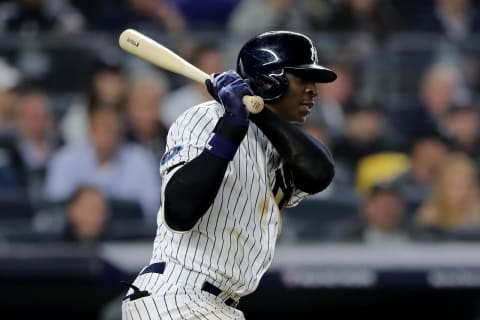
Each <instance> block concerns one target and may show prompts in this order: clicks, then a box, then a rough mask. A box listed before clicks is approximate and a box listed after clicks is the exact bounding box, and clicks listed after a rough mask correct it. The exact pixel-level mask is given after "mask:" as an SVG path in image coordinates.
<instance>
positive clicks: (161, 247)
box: [124, 101, 307, 319]
mask: <svg viewBox="0 0 480 320" xmlns="http://www.w3.org/2000/svg"><path fill="white" fill-rule="evenodd" d="M223 112H224V111H223V107H222V106H221V105H220V104H218V103H216V102H214V101H210V102H207V103H203V104H201V105H198V106H196V107H193V108H191V109H189V110H187V111H186V112H185V113H183V114H182V115H181V116H180V117H179V118H178V119H177V120H176V121H175V122H174V123H173V124H172V126H171V127H170V130H169V134H168V138H167V147H166V150H167V152H166V154H165V155H164V157H163V158H162V162H161V165H160V172H161V175H162V178H163V188H165V186H166V185H167V184H168V180H169V179H170V178H171V176H172V175H173V174H174V173H175V172H176V170H178V168H179V167H178V168H175V169H173V170H171V171H168V169H169V168H172V166H175V165H176V164H179V163H181V162H188V161H190V160H192V159H194V158H195V157H197V156H198V155H199V154H200V153H201V152H202V151H203V149H204V147H205V145H206V144H207V142H208V141H209V139H210V138H211V136H212V132H213V130H214V127H215V125H216V124H217V122H218V120H219V119H220V117H221V116H222V115H223ZM289 176H290V175H289V174H288V170H285V168H284V167H283V161H282V160H281V159H280V156H279V154H278V153H277V151H276V150H275V148H274V147H273V145H272V144H271V143H270V142H269V141H268V139H267V138H266V136H265V135H264V134H263V133H262V132H261V131H260V129H259V128H258V127H257V126H256V125H255V124H253V123H250V127H249V129H248V133H247V135H246V137H245V138H244V140H243V141H242V143H241V145H240V147H239V149H238V151H237V153H236V155H235V157H234V159H233V160H232V161H231V162H230V163H229V165H228V168H227V171H226V173H225V177H224V179H223V183H222V184H221V186H220V189H219V191H218V193H217V196H216V198H215V200H214V202H213V204H212V205H211V207H210V208H209V209H208V210H207V212H206V213H205V214H204V215H203V217H202V218H200V220H199V221H198V223H197V224H196V225H195V226H194V227H193V228H192V229H191V230H189V231H187V232H177V231H173V230H171V229H170V228H169V227H168V226H167V225H166V224H165V222H164V216H163V210H162V208H160V211H159V214H158V221H157V222H158V229H157V235H156V238H155V242H154V247H153V255H152V258H151V261H150V263H156V262H166V266H167V267H166V269H165V272H164V273H163V274H162V275H158V274H157V275H153V276H152V274H144V275H141V276H139V277H138V278H137V280H136V281H135V284H136V285H138V286H139V288H140V289H142V290H144V289H146V290H148V291H149V292H150V293H151V294H152V296H151V297H148V299H147V300H148V301H152V300H155V301H157V303H158V304H157V305H156V307H157V309H159V310H158V314H159V315H160V317H159V316H158V315H156V316H152V314H150V318H148V317H146V318H144V317H140V318H137V317H135V316H133V315H132V317H133V319H186V318H185V317H182V315H180V312H179V311H180V310H184V309H185V308H184V306H185V303H187V302H189V303H191V304H193V305H197V306H198V308H199V310H200V309H201V310H202V311H201V312H200V311H198V312H197V313H195V311H194V310H190V311H188V312H190V313H191V314H195V316H196V317H198V318H200V319H243V315H242V314H241V312H240V311H239V310H237V309H235V308H232V307H228V306H227V305H225V304H224V303H222V301H224V300H225V299H226V298H229V297H230V298H233V299H235V300H238V299H239V298H240V297H242V296H245V295H247V294H249V293H251V292H253V291H254V290H255V289H256V288H257V286H258V283H259V281H260V279H261V277H262V276H263V274H264V273H265V271H266V270H267V269H268V267H269V266H270V263H271V261H272V259H273V254H274V250H275V243H276V239H277V236H278V235H279V232H280V229H281V207H282V206H294V205H296V204H297V203H298V202H299V201H300V200H302V199H303V198H304V197H306V196H307V194H306V193H304V192H302V191H300V190H298V189H295V188H294V186H293V183H292V179H291V178H289ZM162 193H163V192H162ZM288 195H290V196H288ZM286 196H287V197H288V199H286V198H285V197H286ZM287 200H288V201H287ZM185 201H188V199H185ZM279 204H280V207H279ZM204 281H208V282H210V283H212V284H214V285H215V286H217V287H218V288H220V289H221V290H222V294H220V295H219V297H215V296H213V295H212V294H209V293H206V292H204V291H201V290H200V288H201V285H202V284H203V282H204ZM129 293H131V291H130V292H129ZM167 297H168V298H169V299H174V298H175V297H176V298H177V301H176V302H177V305H175V306H173V307H172V305H169V306H168V308H167V305H168V301H166V300H165V299H167ZM143 299H145V298H143ZM143 299H140V300H143ZM205 299H206V300H205ZM135 301H136V300H135ZM193 301H195V303H194V302H193ZM200 301H203V302H200ZM133 302H134V301H133ZM215 302H216V303H215ZM147 304H148V303H147ZM134 305H135V306H137V307H139V308H140V309H141V308H143V309H145V308H148V305H147V306H143V307H142V306H141V302H136V303H134ZM172 308H173V309H174V311H172ZM143 309H142V310H143ZM145 310H146V309H145ZM152 310H153V309H152ZM165 310H170V314H169V315H168V316H166V317H163V316H162V314H165ZM124 311H125V308H124ZM185 311H186V309H185ZM162 312H163V313H162ZM209 312H210V313H212V315H213V316H212V317H210V316H205V315H202V313H209ZM127 313H128V312H127ZM190 313H189V314H190ZM226 314H228V316H226ZM195 316H194V317H193V318H192V319H196V318H195ZM224 317H226V318H224ZM124 319H130V317H128V316H127V317H125V314H124Z"/></svg>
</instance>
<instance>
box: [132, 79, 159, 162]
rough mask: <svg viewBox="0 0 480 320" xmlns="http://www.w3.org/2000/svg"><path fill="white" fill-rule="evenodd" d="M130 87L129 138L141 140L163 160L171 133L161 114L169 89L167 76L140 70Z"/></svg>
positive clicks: (133, 140)
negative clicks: (168, 134) (168, 136)
mask: <svg viewBox="0 0 480 320" xmlns="http://www.w3.org/2000/svg"><path fill="white" fill-rule="evenodd" d="M129 88H130V90H129V95H128V98H127V105H126V115H127V119H126V120H127V140H129V141H132V142H136V143H140V144H142V145H143V146H144V147H146V148H147V149H149V150H150V151H151V152H152V153H153V154H154V155H155V157H156V159H157V163H160V158H161V157H162V155H163V152H164V150H165V144H166V139H167V133H168V128H167V127H166V126H165V124H164V123H163V119H161V117H160V114H161V108H162V103H163V97H164V96H165V94H166V92H167V91H168V82H167V79H166V78H164V77H160V76H159V75H157V74H145V73H141V74H138V75H135V76H134V77H133V79H131V81H130V85H129Z"/></svg>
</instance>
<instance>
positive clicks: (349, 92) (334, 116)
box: [310, 61, 357, 138]
mask: <svg viewBox="0 0 480 320" xmlns="http://www.w3.org/2000/svg"><path fill="white" fill-rule="evenodd" d="M328 67H329V68H331V69H332V70H335V72H336V74H337V79H336V80H335V81H334V82H332V83H331V84H330V85H328V86H317V90H318V95H317V98H316V103H315V108H313V109H312V114H311V116H310V119H311V120H312V121H315V122H317V123H324V124H325V125H326V129H327V131H328V134H329V135H330V136H331V137H332V138H338V137H339V136H341V135H343V134H344V127H345V109H347V108H349V107H350V105H352V104H353V103H354V101H353V100H354V88H356V82H357V81H356V77H355V70H354V68H353V66H352V65H351V64H349V63H348V62H344V61H334V62H332V63H331V64H329V66H328ZM326 87H328V88H326Z"/></svg>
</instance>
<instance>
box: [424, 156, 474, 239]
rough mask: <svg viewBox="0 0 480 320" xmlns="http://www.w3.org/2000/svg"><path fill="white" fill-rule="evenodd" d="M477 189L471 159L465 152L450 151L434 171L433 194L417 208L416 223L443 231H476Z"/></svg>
mask: <svg viewBox="0 0 480 320" xmlns="http://www.w3.org/2000/svg"><path fill="white" fill-rule="evenodd" d="M479 191H480V187H479V183H478V173H477V169H476V168H475V164H474V163H473V161H472V160H471V159H470V158H469V157H468V156H466V155H465V154H461V153H453V154H451V155H450V156H449V157H448V158H447V159H446V160H445V161H443V162H442V163H441V165H440V166H439V167H438V168H437V171H436V172H435V180H434V184H433V193H432V195H431V196H430V197H429V198H427V199H426V200H425V201H424V203H423V204H422V206H421V207H420V209H419V210H418V214H417V217H416V221H417V223H418V225H419V226H421V227H423V228H433V229H438V230H442V231H447V232H469V231H476V232H480V196H479Z"/></svg>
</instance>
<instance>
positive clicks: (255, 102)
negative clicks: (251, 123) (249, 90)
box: [242, 96, 264, 114]
mask: <svg viewBox="0 0 480 320" xmlns="http://www.w3.org/2000/svg"><path fill="white" fill-rule="evenodd" d="M242 102H243V104H244V105H245V106H246V107H247V109H248V111H249V112H250V113H254V114H255V113H259V112H260V111H262V110H263V107H264V103H263V99H262V98H261V97H259V96H243V98H242Z"/></svg>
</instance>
